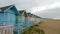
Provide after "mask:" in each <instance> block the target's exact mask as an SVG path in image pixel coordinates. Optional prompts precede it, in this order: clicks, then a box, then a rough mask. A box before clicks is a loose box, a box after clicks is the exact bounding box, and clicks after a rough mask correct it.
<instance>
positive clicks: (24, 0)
mask: <svg viewBox="0 0 60 34" xmlns="http://www.w3.org/2000/svg"><path fill="white" fill-rule="evenodd" d="M11 4H15V5H16V7H17V9H18V10H21V9H25V10H27V11H28V12H31V13H34V14H36V15H39V16H41V17H45V18H60V16H59V15H60V10H59V9H60V8H59V7H60V0H0V7H3V6H7V5H11Z"/></svg>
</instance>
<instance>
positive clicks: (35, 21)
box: [27, 13, 40, 26]
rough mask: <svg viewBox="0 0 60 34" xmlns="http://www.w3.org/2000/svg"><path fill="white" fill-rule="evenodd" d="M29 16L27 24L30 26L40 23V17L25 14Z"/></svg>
mask: <svg viewBox="0 0 60 34" xmlns="http://www.w3.org/2000/svg"><path fill="white" fill-rule="evenodd" d="M27 14H28V16H29V23H30V24H31V26H33V25H36V24H38V23H39V22H40V17H39V16H37V15H35V14H31V13H27Z"/></svg>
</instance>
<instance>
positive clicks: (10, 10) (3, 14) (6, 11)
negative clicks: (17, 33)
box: [0, 5, 18, 25]
mask: <svg viewBox="0 0 60 34" xmlns="http://www.w3.org/2000/svg"><path fill="white" fill-rule="evenodd" d="M17 14H18V11H17V9H16V7H15V5H9V6H5V7H0V25H14V24H15V23H16V15H17Z"/></svg>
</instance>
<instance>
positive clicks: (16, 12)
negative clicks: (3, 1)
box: [0, 5, 19, 15]
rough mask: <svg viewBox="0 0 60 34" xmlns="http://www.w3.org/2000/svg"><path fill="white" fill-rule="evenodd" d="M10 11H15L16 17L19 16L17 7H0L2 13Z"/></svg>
mask: <svg viewBox="0 0 60 34" xmlns="http://www.w3.org/2000/svg"><path fill="white" fill-rule="evenodd" d="M9 9H12V10H15V11H14V13H15V14H16V15H18V14H19V13H18V10H17V9H16V7H15V5H9V6H5V7H0V13H1V12H4V11H7V10H9Z"/></svg>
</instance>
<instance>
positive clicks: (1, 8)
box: [0, 5, 12, 12]
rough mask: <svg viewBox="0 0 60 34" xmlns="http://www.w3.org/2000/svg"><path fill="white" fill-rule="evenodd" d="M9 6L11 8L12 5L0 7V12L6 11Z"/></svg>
mask: <svg viewBox="0 0 60 34" xmlns="http://www.w3.org/2000/svg"><path fill="white" fill-rule="evenodd" d="M10 6H12V5H9V6H5V7H0V12H4V10H6V9H7V8H9V7H10Z"/></svg>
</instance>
